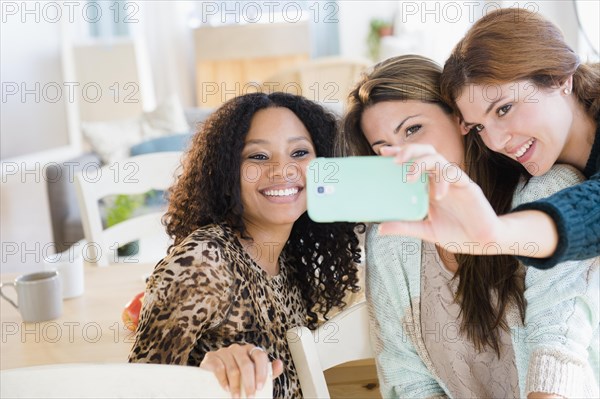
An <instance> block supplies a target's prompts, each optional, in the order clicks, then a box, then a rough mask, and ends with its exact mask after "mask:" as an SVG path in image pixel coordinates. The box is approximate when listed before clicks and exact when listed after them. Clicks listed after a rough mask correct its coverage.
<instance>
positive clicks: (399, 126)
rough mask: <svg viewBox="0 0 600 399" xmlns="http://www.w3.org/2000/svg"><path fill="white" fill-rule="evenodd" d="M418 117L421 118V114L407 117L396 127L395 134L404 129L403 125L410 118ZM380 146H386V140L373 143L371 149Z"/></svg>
mask: <svg viewBox="0 0 600 399" xmlns="http://www.w3.org/2000/svg"><path fill="white" fill-rule="evenodd" d="M417 116H420V114H417V115H410V116H407V117H406V118H404V120H402V122H400V123H399V124H398V126H396V127H395V128H394V134H398V132H399V131H400V129H402V125H404V124H405V123H406V121H407V120H409V119H410V118H414V117H417ZM379 144H385V140H379V141H376V142H374V143H372V144H371V148H373V147H375V146H376V145H379Z"/></svg>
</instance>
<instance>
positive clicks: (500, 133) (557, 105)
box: [456, 81, 573, 176]
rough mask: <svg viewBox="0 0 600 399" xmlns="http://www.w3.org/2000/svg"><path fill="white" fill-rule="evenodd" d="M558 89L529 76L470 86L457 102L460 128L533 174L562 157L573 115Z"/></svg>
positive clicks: (543, 170)
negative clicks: (532, 79) (462, 123)
mask: <svg viewBox="0 0 600 399" xmlns="http://www.w3.org/2000/svg"><path fill="white" fill-rule="evenodd" d="M566 98H567V96H565V95H564V92H563V91H562V90H561V88H550V89H544V88H540V87H539V86H537V85H535V84H533V83H532V82H529V81H520V82H514V83H507V84H503V85H469V86H466V87H465V88H464V89H463V91H462V92H461V94H460V96H459V97H458V98H457V100H456V103H457V105H458V108H459V109H460V112H461V114H462V116H463V118H464V120H465V127H466V128H467V129H468V130H473V134H480V135H481V138H482V140H483V142H484V143H485V145H486V146H487V147H488V148H490V149H491V150H493V151H496V152H499V153H501V154H504V155H506V156H508V157H510V158H512V159H514V160H516V161H518V162H520V163H521V164H523V165H524V166H525V167H526V168H527V170H528V171H529V172H530V173H531V174H533V175H536V176H539V175H542V174H544V173H546V172H547V171H548V170H550V168H551V167H552V165H553V164H554V163H555V162H557V161H561V160H562V161H564V162H568V161H569V160H568V159H561V158H564V157H563V154H562V153H563V151H564V149H565V144H566V142H567V138H568V132H569V129H570V126H571V124H572V122H573V114H572V112H571V111H570V108H569V106H568V104H567V101H566Z"/></svg>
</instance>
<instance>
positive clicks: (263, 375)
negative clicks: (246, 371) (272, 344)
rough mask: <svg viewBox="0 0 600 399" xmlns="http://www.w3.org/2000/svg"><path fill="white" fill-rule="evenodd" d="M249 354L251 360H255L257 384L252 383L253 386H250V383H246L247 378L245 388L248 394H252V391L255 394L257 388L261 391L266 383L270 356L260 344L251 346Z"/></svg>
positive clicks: (255, 379)
mask: <svg viewBox="0 0 600 399" xmlns="http://www.w3.org/2000/svg"><path fill="white" fill-rule="evenodd" d="M248 356H249V357H250V359H251V361H253V362H254V365H253V367H254V382H255V384H256V386H254V384H252V387H250V386H249V384H246V380H244V389H246V393H247V394H248V395H250V393H251V392H252V395H254V391H255V390H259V391H260V390H261V389H262V388H263V386H264V385H265V381H266V380H267V375H268V373H269V367H270V364H269V363H270V362H269V356H268V355H267V354H266V352H265V351H264V349H262V348H260V347H258V346H255V347H253V348H251V349H250V351H249V352H248ZM250 389H252V391H250Z"/></svg>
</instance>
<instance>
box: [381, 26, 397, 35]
mask: <svg viewBox="0 0 600 399" xmlns="http://www.w3.org/2000/svg"><path fill="white" fill-rule="evenodd" d="M393 34H394V28H393V27H392V26H382V27H381V28H379V37H384V36H392V35H393Z"/></svg>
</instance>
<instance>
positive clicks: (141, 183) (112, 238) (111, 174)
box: [76, 151, 182, 266]
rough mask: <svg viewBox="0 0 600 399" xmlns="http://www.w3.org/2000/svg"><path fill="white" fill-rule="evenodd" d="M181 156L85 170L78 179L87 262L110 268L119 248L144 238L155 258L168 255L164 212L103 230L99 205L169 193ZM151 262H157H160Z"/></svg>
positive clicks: (162, 154)
mask: <svg viewBox="0 0 600 399" xmlns="http://www.w3.org/2000/svg"><path fill="white" fill-rule="evenodd" d="M181 156H182V153H181V152H178V151H176V152H158V153H150V154H144V155H139V156H135V157H131V158H127V159H125V160H123V161H119V162H115V163H113V164H110V165H106V166H104V167H102V168H100V169H95V170H92V171H89V170H88V169H89V168H84V169H83V171H82V173H79V174H78V175H77V177H76V186H77V199H78V202H79V208H80V210H81V221H82V224H83V230H84V234H85V239H86V241H87V243H88V244H87V245H88V246H87V248H86V250H87V253H86V258H87V259H86V260H87V261H88V262H89V263H92V264H97V265H98V266H107V265H108V264H109V263H112V262H115V261H117V257H116V255H115V254H116V252H117V248H119V247H121V246H122V245H124V244H127V243H129V242H133V241H136V240H139V239H142V238H144V239H147V240H148V241H147V244H148V245H147V246H148V247H151V248H152V253H153V254H156V256H160V257H164V256H165V255H166V250H167V248H168V245H169V243H170V239H169V238H168V236H167V234H166V232H165V230H164V226H163V225H162V223H161V217H162V215H163V213H164V210H160V211H159V210H157V211H153V212H151V213H147V214H144V215H142V216H137V217H132V218H131V219H128V220H126V221H124V222H121V223H118V224H116V225H114V226H110V227H108V228H106V229H104V228H103V226H102V216H101V212H100V208H99V205H98V201H99V200H100V199H102V198H105V197H106V196H109V195H118V194H129V195H133V194H142V193H145V192H148V191H150V190H152V189H155V190H166V189H168V188H169V187H170V186H171V185H172V184H173V182H174V181H175V174H176V172H177V171H178V169H179V167H180V165H181ZM134 216H135V215H134ZM142 244H144V243H142ZM142 244H140V249H141V250H142V251H143V250H144V248H143V247H142ZM159 250H160V251H162V252H159ZM161 253H162V256H161V255H160V254H161ZM151 260H153V261H154V262H156V261H158V260H160V258H159V259H151ZM144 261H146V259H144Z"/></svg>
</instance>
